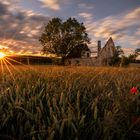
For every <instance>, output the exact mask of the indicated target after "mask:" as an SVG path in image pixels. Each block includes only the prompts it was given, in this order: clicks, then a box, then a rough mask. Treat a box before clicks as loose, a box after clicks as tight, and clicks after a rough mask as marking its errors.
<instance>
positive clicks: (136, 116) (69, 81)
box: [0, 64, 140, 140]
mask: <svg viewBox="0 0 140 140" xmlns="http://www.w3.org/2000/svg"><path fill="white" fill-rule="evenodd" d="M0 74H1V76H0V140H53V139H55V140H131V139H135V140H136V139H140V95H139V94H140V93H139V91H138V90H139V89H138V88H140V69H139V68H113V67H106V68H101V67H61V66H28V65H17V66H15V65H10V64H7V65H1V68H0ZM132 87H135V88H136V89H137V90H136V91H135V92H132V91H130V90H131V89H132Z"/></svg>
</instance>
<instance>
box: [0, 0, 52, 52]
mask: <svg viewBox="0 0 140 140" xmlns="http://www.w3.org/2000/svg"><path fill="white" fill-rule="evenodd" d="M0 7H2V10H1V12H2V13H3V14H2V16H0V22H1V24H0V46H1V47H3V48H6V49H7V51H8V53H9V52H13V53H19V52H21V51H20V50H22V53H23V52H31V51H32V52H33V53H34V52H38V53H39V52H40V50H41V49H42V47H41V46H40V44H39V42H38V38H39V35H40V33H41V32H42V27H43V25H44V24H46V23H47V22H48V21H49V20H50V18H49V17H46V16H43V15H41V14H35V13H34V12H33V11H24V10H22V9H19V8H18V7H15V5H14V4H12V3H11V4H10V1H9V2H8V1H7V2H6V3H3V2H0Z"/></svg>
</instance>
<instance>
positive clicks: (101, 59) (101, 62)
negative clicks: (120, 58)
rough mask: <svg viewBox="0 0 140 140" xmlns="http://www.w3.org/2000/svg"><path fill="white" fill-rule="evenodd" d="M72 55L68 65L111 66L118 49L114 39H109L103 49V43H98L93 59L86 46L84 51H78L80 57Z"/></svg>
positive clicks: (67, 62) (68, 59)
mask: <svg viewBox="0 0 140 140" xmlns="http://www.w3.org/2000/svg"><path fill="white" fill-rule="evenodd" d="M72 53H73V52H72ZM72 53H70V54H69V57H68V58H67V59H66V65H79V66H109V65H110V62H111V58H112V57H113V56H114V55H115V54H116V48H115V44H114V42H113V39H112V38H109V40H108V41H107V42H106V44H105V46H104V47H103V48H102V47H101V41H98V43H97V52H96V54H97V56H96V57H91V54H92V52H91V50H90V49H89V48H88V46H86V45H84V48H83V49H82V51H78V53H77V54H78V55H76V53H75V56H74V57H72V55H71V54H72Z"/></svg>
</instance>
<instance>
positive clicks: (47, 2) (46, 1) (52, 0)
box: [39, 0, 60, 11]
mask: <svg viewBox="0 0 140 140" xmlns="http://www.w3.org/2000/svg"><path fill="white" fill-rule="evenodd" d="M39 1H41V2H42V3H43V7H48V8H50V9H52V10H56V11H58V10H60V5H59V2H58V0H39Z"/></svg>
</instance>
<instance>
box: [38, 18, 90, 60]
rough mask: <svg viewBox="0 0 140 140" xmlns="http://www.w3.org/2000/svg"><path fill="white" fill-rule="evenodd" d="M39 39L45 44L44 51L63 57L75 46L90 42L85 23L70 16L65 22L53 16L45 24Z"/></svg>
mask: <svg viewBox="0 0 140 140" xmlns="http://www.w3.org/2000/svg"><path fill="white" fill-rule="evenodd" d="M39 41H40V42H41V44H42V46H43V50H42V51H43V53H45V54H47V53H48V54H55V55H57V56H59V57H61V58H62V59H65V58H66V57H67V55H68V54H69V53H70V52H71V51H72V50H73V49H74V48H75V47H77V46H79V45H81V44H88V43H89V42H90V41H89V37H88V34H87V32H86V28H85V26H84V24H83V23H79V22H78V21H77V20H76V19H75V18H68V19H67V20H66V21H64V22H63V21H62V20H61V19H60V18H53V19H52V20H50V21H49V22H48V24H47V25H46V26H45V29H44V31H43V33H42V34H41V36H40V38H39ZM81 49H82V47H81Z"/></svg>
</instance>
